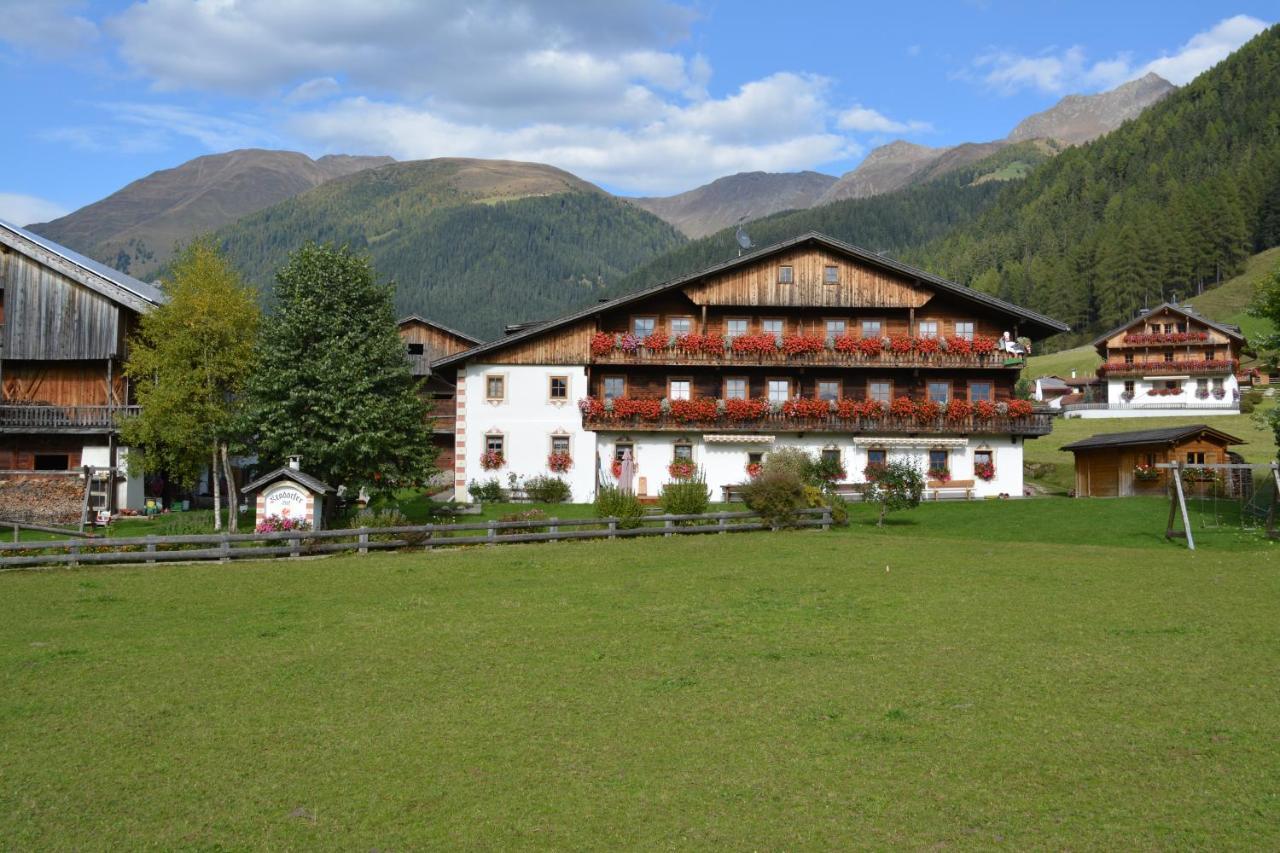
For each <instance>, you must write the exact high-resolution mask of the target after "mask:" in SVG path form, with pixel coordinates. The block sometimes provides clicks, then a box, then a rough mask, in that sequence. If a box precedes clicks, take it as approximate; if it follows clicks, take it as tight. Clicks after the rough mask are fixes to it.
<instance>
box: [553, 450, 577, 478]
mask: <svg viewBox="0 0 1280 853" xmlns="http://www.w3.org/2000/svg"><path fill="white" fill-rule="evenodd" d="M572 467H573V457H572V456H570V455H569V454H568V453H552V454H551V455H550V456H548V457H547V468H548V469H549V470H550V471H552V472H553V473H556V474H563V473H564V472H565V471H568V470H569V469H570V468H572Z"/></svg>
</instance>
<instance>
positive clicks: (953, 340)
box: [947, 335, 973, 355]
mask: <svg viewBox="0 0 1280 853" xmlns="http://www.w3.org/2000/svg"><path fill="white" fill-rule="evenodd" d="M947 352H950V353H952V354H953V355H968V354H969V353H971V352H973V342H972V341H970V340H969V339H968V338H962V337H960V336H959V335H953V336H951V337H949V338H947Z"/></svg>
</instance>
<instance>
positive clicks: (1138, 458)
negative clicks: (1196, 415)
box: [1062, 424, 1244, 498]
mask: <svg viewBox="0 0 1280 853" xmlns="http://www.w3.org/2000/svg"><path fill="white" fill-rule="evenodd" d="M1243 443H1244V441H1243V440H1241V439H1239V438H1236V437H1235V436H1234V435H1229V434H1228V433H1225V432H1223V431H1222V430H1218V429H1214V428H1213V427H1211V426H1208V425H1206V424H1192V425H1190V426H1178V427H1164V428H1162V429H1144V430H1137V431H1135V432H1112V433H1104V434H1102V435H1094V436H1090V437H1089V438H1086V439H1082V440H1080V441H1076V442H1073V443H1071V444H1068V445H1065V446H1064V447H1063V448H1062V449H1063V450H1070V451H1071V452H1072V453H1074V454H1075V459H1076V496H1077V497H1099V498H1101V497H1117V496H1119V497H1125V496H1128V495H1163V494H1164V493H1165V490H1166V488H1167V487H1168V485H1169V475H1168V473H1167V472H1166V471H1164V470H1161V469H1157V468H1155V465H1156V464H1158V463H1161V462H1181V463H1183V464H1184V465H1188V466H1196V465H1212V464H1215V463H1224V462H1238V461H1241V460H1240V457H1239V456H1238V455H1237V454H1235V453H1232V452H1231V451H1230V450H1228V449H1227V448H1229V447H1230V446H1231V445H1233V444H1243ZM1143 468H1145V469H1147V470H1148V471H1150V472H1151V473H1147V472H1146V471H1141V470H1140V469H1143Z"/></svg>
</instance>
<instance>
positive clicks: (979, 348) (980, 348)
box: [971, 335, 996, 354]
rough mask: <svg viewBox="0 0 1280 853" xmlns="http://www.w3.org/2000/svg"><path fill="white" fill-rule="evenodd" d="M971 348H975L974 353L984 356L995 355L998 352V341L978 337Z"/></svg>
mask: <svg viewBox="0 0 1280 853" xmlns="http://www.w3.org/2000/svg"><path fill="white" fill-rule="evenodd" d="M971 346H972V348H973V351H974V352H976V353H982V354H986V353H993V352H995V351H996V339H995V338H984V337H982V336H981V335H978V336H977V337H975V338H974V339H973V343H972V344H971Z"/></svg>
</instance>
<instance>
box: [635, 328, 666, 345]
mask: <svg viewBox="0 0 1280 853" xmlns="http://www.w3.org/2000/svg"><path fill="white" fill-rule="evenodd" d="M670 340H671V339H670V338H668V337H667V333H666V332H663V331H660V330H658V329H654V330H653V331H652V332H650V333H649V334H647V335H645V336H644V340H643V341H642V343H643V344H644V348H645V349H652V350H661V349H666V348H667V344H668V343H669V342H670Z"/></svg>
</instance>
